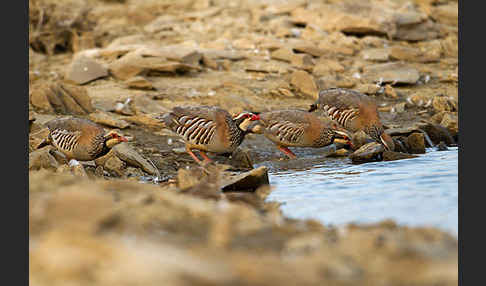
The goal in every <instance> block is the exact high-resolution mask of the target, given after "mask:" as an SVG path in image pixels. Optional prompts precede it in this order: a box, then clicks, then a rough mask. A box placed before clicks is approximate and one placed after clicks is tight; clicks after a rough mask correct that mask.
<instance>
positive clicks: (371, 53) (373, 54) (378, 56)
mask: <svg viewBox="0 0 486 286" xmlns="http://www.w3.org/2000/svg"><path fill="white" fill-rule="evenodd" d="M362 57H363V59H364V60H367V61H374V62H386V61H388V59H389V57H390V50H389V49H385V48H376V49H367V50H364V51H363V52H362Z"/></svg>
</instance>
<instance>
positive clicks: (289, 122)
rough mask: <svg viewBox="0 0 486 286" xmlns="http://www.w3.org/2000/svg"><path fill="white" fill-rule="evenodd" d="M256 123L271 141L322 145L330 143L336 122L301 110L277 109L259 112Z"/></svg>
mask: <svg viewBox="0 0 486 286" xmlns="http://www.w3.org/2000/svg"><path fill="white" fill-rule="evenodd" d="M259 116H260V120H259V121H258V123H257V124H261V125H262V126H263V131H262V132H263V134H264V135H265V136H266V137H267V138H268V139H269V140H271V141H272V142H274V143H275V144H277V145H279V146H285V147H323V146H326V145H329V144H331V143H332V141H333V138H334V132H333V128H337V124H336V123H335V122H333V121H332V120H330V119H325V118H324V119H321V118H318V117H317V116H315V115H314V114H311V113H309V112H306V111H302V110H279V111H270V112H264V113H261V114H259Z"/></svg>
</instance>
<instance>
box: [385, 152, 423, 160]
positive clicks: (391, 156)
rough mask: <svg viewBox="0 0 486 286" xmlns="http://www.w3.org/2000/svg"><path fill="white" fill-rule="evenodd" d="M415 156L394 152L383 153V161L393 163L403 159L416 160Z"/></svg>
mask: <svg viewBox="0 0 486 286" xmlns="http://www.w3.org/2000/svg"><path fill="white" fill-rule="evenodd" d="M417 157H418V156H417V155H412V154H407V153H402V152H395V151H385V152H383V161H395V160H403V159H411V158H417Z"/></svg>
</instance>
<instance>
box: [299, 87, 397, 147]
mask: <svg viewBox="0 0 486 286" xmlns="http://www.w3.org/2000/svg"><path fill="white" fill-rule="evenodd" d="M316 109H317V110H323V111H324V113H325V114H326V115H327V116H329V117H330V118H331V119H333V120H335V121H337V122H338V123H339V124H340V125H341V126H343V127H344V128H346V129H347V130H349V131H351V132H353V133H354V132H357V131H360V130H363V131H364V132H365V133H366V134H368V135H369V136H370V137H371V138H372V139H373V140H375V141H376V142H378V143H380V144H383V145H384V147H385V148H386V149H387V150H392V151H393V150H394V149H395V144H394V143H393V139H392V138H391V137H390V135H388V134H387V133H385V130H384V128H383V125H382V123H381V121H380V117H379V115H378V108H377V105H376V103H375V101H374V100H373V99H372V98H371V97H368V96H367V95H365V94H362V93H359V92H357V91H354V90H350V89H344V88H331V89H326V90H321V91H320V92H319V98H318V100H317V101H316V102H315V103H314V104H312V105H311V107H310V109H309V112H312V111H314V110H316Z"/></svg>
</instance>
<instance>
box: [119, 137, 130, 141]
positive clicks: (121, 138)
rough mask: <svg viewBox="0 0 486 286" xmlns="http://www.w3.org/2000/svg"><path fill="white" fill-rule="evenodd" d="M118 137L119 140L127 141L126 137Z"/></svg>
mask: <svg viewBox="0 0 486 286" xmlns="http://www.w3.org/2000/svg"><path fill="white" fill-rule="evenodd" d="M119 138H120V141H121V142H128V139H127V138H126V137H123V136H120V137H119Z"/></svg>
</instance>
